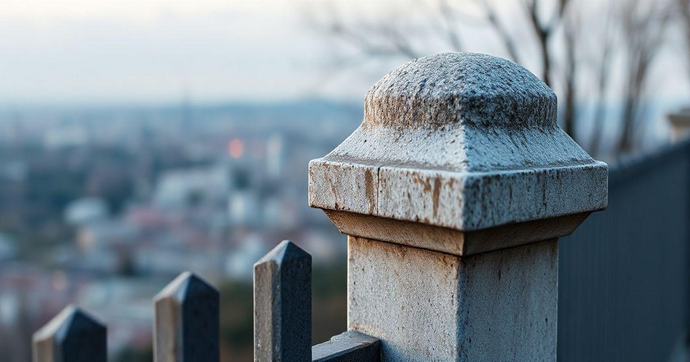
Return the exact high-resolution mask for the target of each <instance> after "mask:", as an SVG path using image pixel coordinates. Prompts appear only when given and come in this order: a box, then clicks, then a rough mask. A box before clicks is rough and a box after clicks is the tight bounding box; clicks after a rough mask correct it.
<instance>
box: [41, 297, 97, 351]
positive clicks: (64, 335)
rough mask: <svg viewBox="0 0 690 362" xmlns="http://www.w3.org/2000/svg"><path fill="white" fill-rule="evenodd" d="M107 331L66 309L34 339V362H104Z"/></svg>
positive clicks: (85, 317) (82, 315)
mask: <svg viewBox="0 0 690 362" xmlns="http://www.w3.org/2000/svg"><path fill="white" fill-rule="evenodd" d="M106 334H107V331H106V327H105V326H104V325H103V324H101V323H100V322H98V321H97V320H96V319H94V318H93V317H91V316H90V315H88V314H86V313H85V312H83V311H82V310H80V309H79V308H77V307H75V306H73V305H69V306H67V307H65V308H64V309H63V310H62V311H61V312H60V313H59V314H58V315H57V316H55V317H54V318H53V319H52V320H51V321H50V322H48V323H47V324H46V325H45V326H43V327H42V328H41V329H39V330H38V331H37V332H36V333H34V335H33V355H34V362H81V361H84V362H86V361H93V362H101V361H103V362H105V361H106V352H107V351H106V349H107V342H106Z"/></svg>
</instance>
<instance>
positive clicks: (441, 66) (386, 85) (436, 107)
mask: <svg viewBox="0 0 690 362" xmlns="http://www.w3.org/2000/svg"><path fill="white" fill-rule="evenodd" d="M607 178H608V168H607V166H606V165H605V164H603V163H601V162H597V161H595V160H593V159H592V158H591V157H589V155H587V153H586V152H584V151H583V150H582V149H581V148H580V147H579V146H578V145H577V144H576V143H575V142H574V141H573V140H572V139H571V138H570V137H568V135H566V134H565V133H564V132H563V131H562V130H561V129H560V128H558V126H557V125H556V97H555V95H554V94H553V92H552V91H551V90H550V89H549V88H548V87H547V86H546V85H545V84H544V83H543V82H541V81H540V80H539V79H537V78H536V77H535V76H534V75H533V74H531V73H530V72H529V71H527V70H525V69H524V68H522V67H520V66H518V65H517V64H515V63H512V62H510V61H507V60H504V59H500V58H495V57H490V56H486V55H481V54H470V53H447V54H440V55H437V56H432V57H425V58H420V59H417V60H415V61H412V62H409V63H407V64H405V65H403V66H402V67H400V68H398V69H396V70H394V71H393V72H391V73H389V74H388V75H386V76H385V77H384V78H383V79H382V80H381V81H379V82H378V83H377V84H376V85H374V87H372V88H371V89H370V90H369V92H368V93H367V96H366V100H365V112H364V122H363V123H362V125H361V126H360V127H359V128H358V129H357V130H356V131H355V132H354V133H353V134H352V135H351V136H350V137H349V138H347V139H346V140H345V141H344V142H343V143H342V144H341V145H340V146H338V147H337V148H336V149H335V150H334V151H333V152H331V153H330V154H328V155H327V156H325V157H323V158H321V159H317V160H313V161H311V162H310V164H309V203H310V205H311V206H314V207H318V208H322V209H325V210H332V211H344V212H351V213H357V214H365V215H372V216H378V217H383V218H389V219H395V220H402V221H411V222H416V223H423V224H427V225H433V226H439V227H444V228H449V229H455V230H459V231H464V232H469V231H476V230H485V229H491V228H495V227H499V226H502V225H510V224H516V223H523V222H529V221H534V220H542V219H550V218H556V217H560V216H565V215H572V214H583V213H588V212H591V211H594V210H600V209H603V208H605V207H606V203H607V190H608V189H607ZM534 240H538V239H534ZM534 240H527V241H526V242H531V241H534ZM418 241H419V242H423V240H418ZM423 247H425V248H427V249H435V247H434V246H433V245H424V246H423ZM459 248H461V247H459V246H458V247H456V249H459ZM478 249H484V250H490V248H483V247H478Z"/></svg>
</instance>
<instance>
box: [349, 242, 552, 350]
mask: <svg viewBox="0 0 690 362" xmlns="http://www.w3.org/2000/svg"><path fill="white" fill-rule="evenodd" d="M348 254H349V255H348V329H350V330H355V331H359V332H362V333H366V334H369V335H371V336H374V337H376V338H379V339H380V340H381V351H382V360H383V361H509V360H510V361H555V360H556V341H557V338H556V337H557V316H558V241H557V239H552V240H548V241H541V242H537V243H532V244H527V245H522V246H518V247H513V248H509V249H503V250H499V251H493V252H488V253H483V254H477V255H472V256H467V257H459V256H455V255H450V254H444V253H440V252H436V251H430V250H425V249H419V248H413V247H407V246H401V245H397V244H391V243H386V242H382V241H377V240H371V239H366V238H359V237H353V236H349V237H348Z"/></svg>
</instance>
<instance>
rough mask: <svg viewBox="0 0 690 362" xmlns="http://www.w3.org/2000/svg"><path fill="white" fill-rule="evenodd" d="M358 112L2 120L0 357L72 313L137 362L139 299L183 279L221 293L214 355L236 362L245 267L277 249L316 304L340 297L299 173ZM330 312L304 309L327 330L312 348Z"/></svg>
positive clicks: (235, 107)
mask: <svg viewBox="0 0 690 362" xmlns="http://www.w3.org/2000/svg"><path fill="white" fill-rule="evenodd" d="M361 112H362V110H361V109H360V108H359V107H358V106H350V105H346V104H338V103H331V102H326V101H317V100H313V101H302V102H294V103H280V104H275V103H274V104H230V105H222V106H213V107H211V106H208V107H192V106H191V105H190V104H189V102H188V101H185V102H182V103H181V104H180V105H178V106H174V107H172V106H171V107H160V108H88V109H83V108H81V109H68V108H29V109H5V110H3V111H2V112H1V113H0V354H2V355H4V356H10V358H9V360H11V361H28V360H29V359H30V341H31V333H33V332H34V331H35V330H37V329H38V328H39V327H40V326H41V325H42V324H44V323H45V322H46V321H47V320H49V319H50V318H51V317H52V316H54V315H55V314H56V313H57V312H58V311H59V310H60V309H62V308H63V307H64V306H65V305H67V304H70V303H75V304H77V305H79V306H81V307H83V308H85V309H86V310H87V311H90V312H91V313H93V314H94V315H95V316H97V317H98V318H100V319H101V320H102V321H103V322H105V323H107V324H108V328H109V330H108V338H109V340H108V344H109V345H108V348H109V352H110V354H111V357H112V358H119V360H130V361H131V360H136V359H137V357H141V358H142V359H143V360H146V359H148V360H150V353H151V352H150V348H151V347H150V346H151V340H152V326H153V305H152V298H153V297H154V295H155V294H156V293H157V292H158V291H160V290H161V289H162V288H163V286H165V285H166V284H167V283H168V282H170V281H171V280H172V279H173V278H174V277H175V276H176V275H177V274H179V273H180V272H182V271H184V270H190V271H193V272H194V273H197V274H199V275H200V276H202V277H203V278H206V279H207V280H209V281H211V282H212V283H213V284H214V285H216V286H218V287H219V288H221V293H222V298H223V301H222V304H221V305H222V311H221V319H222V322H221V330H222V338H221V339H222V342H223V355H225V356H227V354H230V353H231V354H233V356H240V358H244V359H246V360H251V340H252V337H251V336H252V333H251V328H252V324H251V323H252V309H251V280H252V266H253V264H254V262H256V261H257V260H258V259H259V258H260V257H261V256H262V255H263V254H265V253H266V252H267V251H268V250H270V249H271V248H272V247H273V246H275V245H276V244H277V243H279V242H280V241H281V240H283V239H291V240H293V241H294V242H296V243H297V244H299V245H300V246H301V247H303V248H304V249H306V250H307V251H308V252H310V253H311V254H312V255H313V256H314V263H315V266H314V267H315V280H314V292H315V297H314V298H315V299H317V298H325V299H328V298H329V295H330V294H329V293H331V292H333V293H341V294H342V293H344V288H345V284H344V283H345V276H344V274H345V272H344V263H345V259H346V258H345V256H344V255H345V253H346V243H345V240H344V236H342V235H340V234H339V233H338V232H337V230H336V229H335V228H334V227H333V226H332V224H331V223H330V222H329V221H328V219H327V217H326V216H325V215H323V213H322V212H320V211H319V210H313V209H310V208H309V207H308V206H307V196H306V191H307V172H306V170H307V164H308V162H309V160H310V159H312V158H316V157H320V156H323V155H325V154H326V153H328V152H329V151H330V150H332V149H333V148H334V147H335V146H336V145H338V144H339V143H340V142H341V141H342V140H343V137H345V136H347V135H349V134H350V133H351V132H352V131H353V130H354V129H355V128H356V127H357V126H358V124H359V122H361ZM319 270H322V271H321V272H317V271H319ZM340 284H342V285H340ZM331 300H332V301H333V302H332V303H329V302H328V301H326V300H320V301H319V302H318V303H316V302H315V303H314V304H315V306H314V307H315V311H314V313H315V315H317V316H318V314H319V313H323V315H324V316H327V317H324V318H325V319H324V318H321V319H319V318H316V317H315V318H314V319H315V327H314V328H315V333H314V339H315V342H319V341H322V340H325V339H328V338H329V337H330V336H331V335H334V334H336V333H338V332H340V331H341V330H344V329H345V319H344V318H345V317H344V303H345V297H344V296H343V295H338V297H337V298H335V297H333V298H331ZM319 328H323V333H320V332H319ZM319 339H321V340H319Z"/></svg>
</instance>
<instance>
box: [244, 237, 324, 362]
mask: <svg viewBox="0 0 690 362" xmlns="http://www.w3.org/2000/svg"><path fill="white" fill-rule="evenodd" d="M254 360H255V361H310V360H311V255H309V253H307V252H306V251H304V250H302V249H300V248H299V247H298V246H297V245H295V244H294V243H292V242H291V241H289V240H285V241H283V242H281V243H280V244H278V246H276V247H275V248H273V250H271V251H270V252H269V253H268V254H266V255H265V256H264V257H263V258H261V260H259V261H258V262H257V263H256V264H254Z"/></svg>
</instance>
